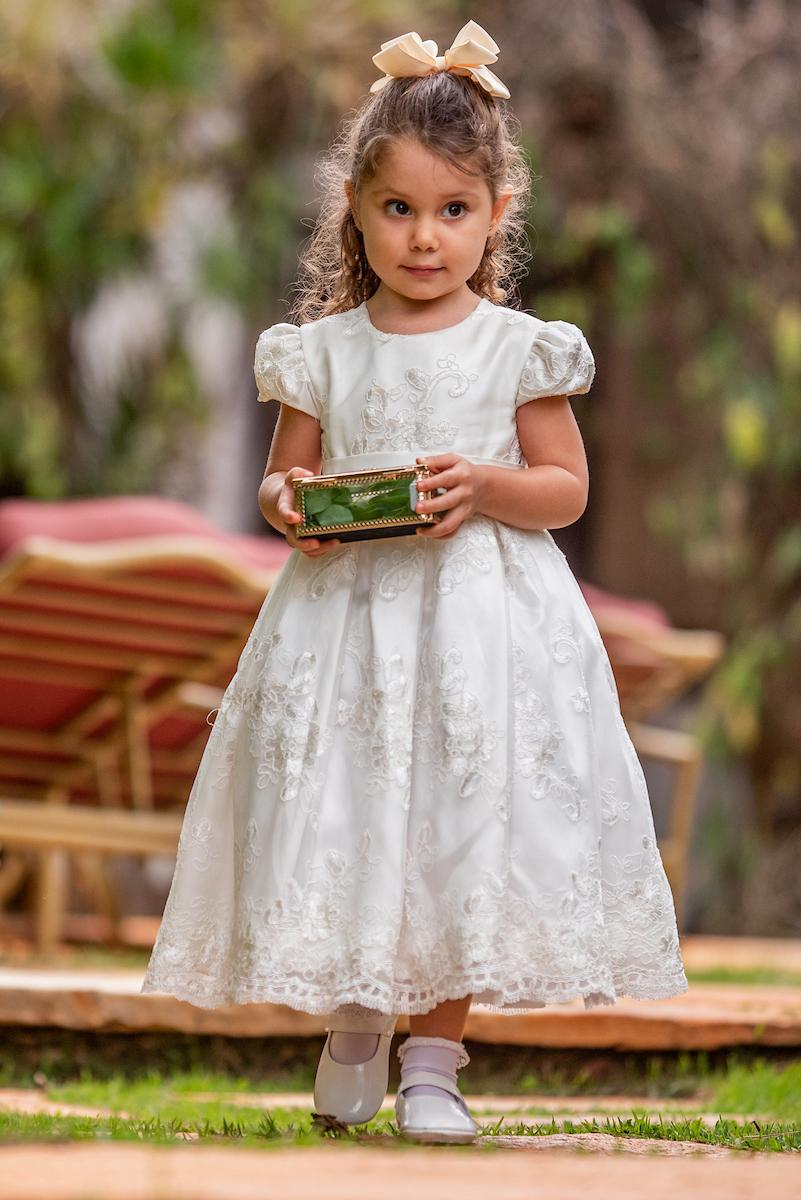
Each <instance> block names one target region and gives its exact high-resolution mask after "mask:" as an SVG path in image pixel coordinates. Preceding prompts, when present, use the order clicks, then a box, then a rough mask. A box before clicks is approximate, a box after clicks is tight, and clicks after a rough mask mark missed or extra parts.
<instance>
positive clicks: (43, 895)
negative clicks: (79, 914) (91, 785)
mask: <svg viewBox="0 0 801 1200" xmlns="http://www.w3.org/2000/svg"><path fill="white" fill-rule="evenodd" d="M68 799H69V796H68V794H67V792H66V790H65V789H64V788H58V787H54V788H50V789H49V790H48V792H47V795H46V796H45V803H46V804H66V803H67V801H68ZM38 859H39V861H38V867H37V871H36V885H35V896H36V899H35V925H36V944H37V946H38V948H39V951H40V952H41V953H42V954H49V953H51V952H52V951H53V950H54V949H55V947H56V946H57V945H58V943H59V942H60V940H61V929H62V918H63V916H64V909H65V907H66V901H67V884H68V879H69V855H68V853H67V851H66V850H60V849H51V850H42V851H40V853H39V855H38Z"/></svg>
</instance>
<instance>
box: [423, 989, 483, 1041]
mask: <svg viewBox="0 0 801 1200" xmlns="http://www.w3.org/2000/svg"><path fill="white" fill-rule="evenodd" d="M472 999H473V996H472V994H471V995H469V996H463V997H462V998H461V999H459V1000H443V1001H442V1003H441V1004H438V1005H437V1006H436V1008H431V1009H429V1011H428V1012H426V1013H414V1014H412V1013H410V1014H409V1033H410V1034H411V1036H412V1037H441V1038H449V1039H450V1040H451V1041H452V1042H460V1041H461V1040H462V1034H463V1033H464V1026H465V1021H466V1020H467V1014H468V1012H469V1011H470V1001H471V1000H472Z"/></svg>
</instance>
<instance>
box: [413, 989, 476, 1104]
mask: <svg viewBox="0 0 801 1200" xmlns="http://www.w3.org/2000/svg"><path fill="white" fill-rule="evenodd" d="M472 999H473V997H472V994H471V995H469V996H463V997H461V999H459V1000H443V1001H442V1003H441V1004H438V1005H437V1006H436V1007H435V1008H432V1009H429V1011H428V1012H427V1013H416V1014H411V1013H410V1014H409V1037H408V1039H407V1040H406V1042H404V1043H403V1044H402V1045H401V1047H400V1049H399V1052H398V1057H399V1058H400V1059H401V1080H403V1073H404V1070H413V1069H414V1068H415V1067H422V1069H423V1070H426V1071H433V1072H434V1073H435V1074H437V1075H444V1076H446V1077H447V1078H448V1079H450V1080H451V1082H452V1083H456V1074H457V1071H458V1069H459V1067H460V1066H461V1065H463V1064H464V1063H467V1062H469V1058H468V1055H467V1053H466V1051H465V1048H464V1045H463V1043H462V1034H463V1032H464V1026H465V1021H466V1020H467V1014H468V1012H469V1011H470V1002H471V1000H472ZM438 1092H441V1089H440V1088H437V1087H434V1086H433V1085H432V1084H428V1083H418V1084H414V1085H413V1086H412V1087H410V1088H408V1089H407V1091H406V1095H407V1096H414V1095H416V1094H418V1093H419V1094H420V1095H423V1096H436V1095H437V1093H438ZM460 1099H461V1097H460ZM461 1103H462V1106H463V1108H464V1109H465V1111H467V1106H466V1105H465V1103H464V1101H463V1100H462V1101H461Z"/></svg>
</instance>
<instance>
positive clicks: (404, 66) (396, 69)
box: [370, 21, 509, 100]
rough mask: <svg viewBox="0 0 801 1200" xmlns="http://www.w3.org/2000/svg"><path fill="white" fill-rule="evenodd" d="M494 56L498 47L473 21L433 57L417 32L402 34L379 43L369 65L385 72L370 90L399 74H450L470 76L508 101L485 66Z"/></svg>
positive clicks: (503, 88)
mask: <svg viewBox="0 0 801 1200" xmlns="http://www.w3.org/2000/svg"><path fill="white" fill-rule="evenodd" d="M497 57H498V47H497V46H496V45H495V43H494V42H493V40H492V38H491V37H490V35H489V34H488V33H487V31H486V29H482V28H481V26H480V25H479V24H478V22H477V21H468V22H467V24H466V25H463V26H462V28H461V29H460V30H459V32H458V33H457V35H456V37H455V38H454V39H453V44H452V45H451V46H450V47H449V49H447V50H446V51H445V53H444V54H441V55H438V54H437V43H436V42H432V41H428V42H424V41H422V39H421V37H420V34H419V33H404V34H402V35H401V36H400V37H396V38H392V40H391V41H389V42H382V43H381V49H380V50H379V52H378V54H374V55H373V62H374V63H375V65H376V66H377V67H378V68H379V70H381V71H386V75H385V76H384V78H383V79H376V81H375V83H373V84H372V85H371V87H370V91H371V92H378V91H380V90H381V88H382V87H386V85H387V84H388V83H389V81H390V79H395V78H397V77H398V76H400V75H430V74H431V73H432V72H434V71H453V72H454V74H456V75H470V76H472V78H473V79H475V81H476V83H480V84H481V86H482V87H483V89H484V91H485V92H489V93H490V94H491V95H493V96H500V97H501V99H502V100H508V99H509V89H508V88H507V87H506V86H505V85H504V84H503V83H501V81H500V79H499V78H498V76H497V75H493V73H492V71H490V70H489V68H488V67H487V65H486V64H487V63H491V62H495V61H496V59H497Z"/></svg>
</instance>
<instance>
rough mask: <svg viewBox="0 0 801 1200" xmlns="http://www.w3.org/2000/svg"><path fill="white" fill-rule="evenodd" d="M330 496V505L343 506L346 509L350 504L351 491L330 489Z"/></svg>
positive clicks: (348, 489) (342, 488) (347, 489)
mask: <svg viewBox="0 0 801 1200" xmlns="http://www.w3.org/2000/svg"><path fill="white" fill-rule="evenodd" d="M330 496H331V503H332V504H344V505H345V506H346V507H347V506H348V505H349V504H350V502H351V489H350V488H346V487H335V488H331V489H330Z"/></svg>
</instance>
